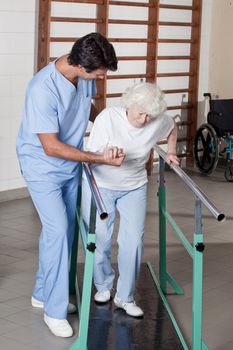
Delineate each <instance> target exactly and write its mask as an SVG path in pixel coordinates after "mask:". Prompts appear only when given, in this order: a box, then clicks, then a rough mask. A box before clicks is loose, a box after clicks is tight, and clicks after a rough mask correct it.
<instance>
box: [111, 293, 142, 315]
mask: <svg viewBox="0 0 233 350" xmlns="http://www.w3.org/2000/svg"><path fill="white" fill-rule="evenodd" d="M113 301H114V304H115V305H116V306H117V307H119V308H120V309H123V310H125V312H126V313H127V315H129V316H133V317H142V316H143V311H142V309H141V308H140V307H139V306H137V305H136V304H135V302H134V301H133V302H131V303H126V302H124V301H123V300H121V299H120V298H118V296H117V295H115V298H114V300H113Z"/></svg>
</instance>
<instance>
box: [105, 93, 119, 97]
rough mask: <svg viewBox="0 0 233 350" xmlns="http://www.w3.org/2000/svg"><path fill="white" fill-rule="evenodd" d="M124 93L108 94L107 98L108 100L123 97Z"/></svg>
mask: <svg viewBox="0 0 233 350" xmlns="http://www.w3.org/2000/svg"><path fill="white" fill-rule="evenodd" d="M121 96H122V93H120V92H119V93H115V94H107V95H106V97H107V98H114V97H121Z"/></svg>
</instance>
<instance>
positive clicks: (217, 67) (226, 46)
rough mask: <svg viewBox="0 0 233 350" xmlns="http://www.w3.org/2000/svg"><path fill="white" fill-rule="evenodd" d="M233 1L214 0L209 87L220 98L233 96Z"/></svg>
mask: <svg viewBox="0 0 233 350" xmlns="http://www.w3.org/2000/svg"><path fill="white" fill-rule="evenodd" d="M232 35H233V1H231V0H221V1H219V0H213V15H212V25H211V40H210V60H209V87H210V92H212V93H214V94H217V95H219V97H220V98H233V45H232Z"/></svg>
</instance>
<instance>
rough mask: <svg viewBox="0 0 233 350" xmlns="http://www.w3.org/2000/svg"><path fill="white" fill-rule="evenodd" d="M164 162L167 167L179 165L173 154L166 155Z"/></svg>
mask: <svg viewBox="0 0 233 350" xmlns="http://www.w3.org/2000/svg"><path fill="white" fill-rule="evenodd" d="M166 162H167V163H168V164H169V165H171V164H175V165H180V159H179V158H178V157H177V155H176V154H175V153H167V157H166Z"/></svg>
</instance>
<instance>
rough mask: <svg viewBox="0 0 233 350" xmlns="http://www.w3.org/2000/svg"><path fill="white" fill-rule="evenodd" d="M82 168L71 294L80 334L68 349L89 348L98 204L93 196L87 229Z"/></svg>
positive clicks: (71, 270) (70, 277)
mask: <svg viewBox="0 0 233 350" xmlns="http://www.w3.org/2000/svg"><path fill="white" fill-rule="evenodd" d="M81 182H82V169H81V167H80V173H79V184H78V198H77V209H76V217H77V222H76V230H75V238H74V243H73V247H72V254H71V264H70V275H69V281H70V294H75V295H76V299H77V306H78V318H79V336H78V337H77V339H76V340H75V341H74V342H73V344H72V345H71V346H70V347H69V349H68V350H87V338H88V325H89V315H90V304H91V287H92V276H93V269H94V254H95V252H94V251H95V242H96V235H95V225H96V205H95V202H94V199H93V196H92V199H91V210H90V219H89V229H88V230H87V229H86V227H85V225H84V222H83V219H82V217H81V215H80V208H81V196H82V194H81V193H82V191H81V188H82V184H81ZM80 236H81V239H82V246H83V249H84V253H85V263H84V275H83V288H82V298H81V297H80V295H81V294H80V289H79V285H78V280H77V256H78V242H79V237H80Z"/></svg>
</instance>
